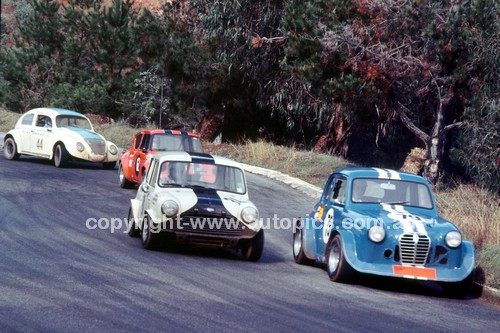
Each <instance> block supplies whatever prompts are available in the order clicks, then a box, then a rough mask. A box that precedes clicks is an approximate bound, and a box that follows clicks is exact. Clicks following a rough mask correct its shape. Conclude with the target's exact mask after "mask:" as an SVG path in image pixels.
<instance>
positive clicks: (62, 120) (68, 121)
mask: <svg viewBox="0 0 500 333" xmlns="http://www.w3.org/2000/svg"><path fill="white" fill-rule="evenodd" d="M56 126H57V127H78V128H84V129H88V130H91V131H92V125H91V124H90V121H88V120H87V118H84V117H78V116H57V117H56Z"/></svg>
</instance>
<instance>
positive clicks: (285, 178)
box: [240, 163, 323, 199]
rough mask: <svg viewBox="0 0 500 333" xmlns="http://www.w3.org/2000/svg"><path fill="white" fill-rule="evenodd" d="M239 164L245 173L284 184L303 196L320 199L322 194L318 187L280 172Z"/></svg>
mask: <svg viewBox="0 0 500 333" xmlns="http://www.w3.org/2000/svg"><path fill="white" fill-rule="evenodd" d="M240 164H241V165H242V166H243V169H244V170H245V171H248V172H250V173H253V174H256V175H259V176H264V177H267V178H270V179H274V180H277V181H279V182H281V183H284V184H286V185H288V186H290V187H291V188H294V189H296V190H298V191H300V192H302V193H304V194H307V195H308V196H310V197H311V198H313V199H319V198H321V194H322V193H323V191H322V190H321V189H320V188H319V187H317V186H314V185H312V184H309V183H308V182H306V181H303V180H302V179H299V178H295V177H292V176H289V175H286V174H284V173H282V172H279V171H274V170H269V169H265V168H261V167H258V166H254V165H249V164H244V163H240Z"/></svg>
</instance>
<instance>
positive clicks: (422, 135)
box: [396, 102, 430, 146]
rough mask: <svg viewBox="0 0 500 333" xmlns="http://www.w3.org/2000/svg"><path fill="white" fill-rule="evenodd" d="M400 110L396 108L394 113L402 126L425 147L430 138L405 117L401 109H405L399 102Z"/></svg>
mask: <svg viewBox="0 0 500 333" xmlns="http://www.w3.org/2000/svg"><path fill="white" fill-rule="evenodd" d="M398 103H399V105H400V106H401V108H396V113H397V114H398V116H399V118H400V119H401V121H402V122H403V124H404V125H405V126H406V128H408V129H409V130H410V131H411V132H412V133H413V134H415V136H416V137H417V138H419V139H420V140H421V141H422V142H423V143H424V144H425V145H426V146H427V145H428V144H429V141H430V137H429V135H428V134H427V133H425V132H424V131H422V130H421V129H420V128H418V127H417V126H416V125H415V124H414V123H413V122H412V121H411V119H410V118H409V117H408V116H407V115H406V113H405V111H404V110H403V109H407V107H406V106H404V105H403V104H402V103H401V102H398Z"/></svg>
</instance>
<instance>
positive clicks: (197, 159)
mask: <svg viewBox="0 0 500 333" xmlns="http://www.w3.org/2000/svg"><path fill="white" fill-rule="evenodd" d="M187 153H188V154H189V155H190V156H191V160H192V162H193V163H200V164H215V160H214V158H213V156H212V155H208V154H201V153H190V152H187Z"/></svg>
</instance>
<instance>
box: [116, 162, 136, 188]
mask: <svg viewBox="0 0 500 333" xmlns="http://www.w3.org/2000/svg"><path fill="white" fill-rule="evenodd" d="M118 177H119V179H120V187H121V188H134V187H135V184H134V183H132V182H131V181H130V180H128V179H127V178H126V177H125V174H124V173H123V165H122V164H121V163H120V165H119V166H118Z"/></svg>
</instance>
